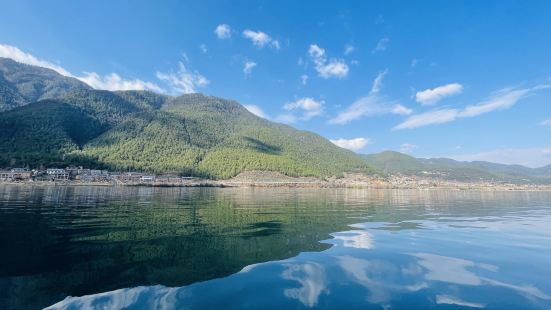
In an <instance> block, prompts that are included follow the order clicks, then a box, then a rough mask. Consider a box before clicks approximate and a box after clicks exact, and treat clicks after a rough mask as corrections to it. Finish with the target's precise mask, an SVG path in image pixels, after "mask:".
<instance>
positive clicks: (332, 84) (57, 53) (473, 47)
mask: <svg viewBox="0 0 551 310" xmlns="http://www.w3.org/2000/svg"><path fill="white" fill-rule="evenodd" d="M3 7H4V9H3V10H2V11H0V57H8V58H12V59H14V60H17V61H19V62H23V63H27V64H32V65H38V66H42V67H47V68H51V69H53V70H55V71H57V72H59V73H61V74H63V75H66V76H72V77H76V78H78V79H80V80H81V81H83V82H85V83H87V84H88V85H90V86H92V87H94V88H96V89H107V90H130V89H144V90H151V91H154V92H157V93H164V94H170V95H179V94H183V93H193V92H202V93H206V94H210V95H214V96H218V97H224V98H231V99H235V100H237V101H239V102H241V103H242V104H244V105H245V107H247V109H249V110H250V111H251V112H253V113H255V114H257V115H259V116H261V117H264V118H267V119H270V120H273V121H276V122H282V123H287V124H289V125H291V126H293V127H296V128H299V129H305V130H310V131H313V132H316V133H319V134H321V135H323V136H324V137H326V138H328V139H331V141H333V143H335V144H337V145H339V146H341V147H344V148H348V149H351V150H353V151H356V152H359V153H374V152H379V151H382V150H386V149H390V150H397V151H400V152H404V153H408V154H411V155H413V156H417V157H451V158H454V159H458V160H468V161H470V160H486V161H492V162H499V163H507V164H522V165H526V166H530V167H538V166H544V165H547V164H550V163H551V139H550V136H551V135H550V133H551V105H550V104H549V98H550V95H551V63H550V62H549V56H548V55H549V50H550V48H551V37H550V36H549V35H548V33H547V31H546V30H548V29H551V3H548V2H544V1H538V2H536V1H534V2H531V3H530V4H529V5H527V4H526V3H523V2H517V1H484V2H465V3H459V2H457V3H452V2H445V3H444V2H440V1H423V2H422V3H410V2H403V1H370V2H369V3H354V2H340V3H324V5H323V6H320V5H317V4H316V3H314V2H301V3H294V2H292V1H283V2H277V3H276V2H267V1H256V2H251V1H231V2H230V1H223V2H218V1H217V2H214V1H212V2H211V1H201V2H191V1H184V2H180V1H167V2H163V4H162V5H159V4H158V3H152V2H151V3H148V2H146V1H117V2H116V3H111V2H106V1H105V2H97V3H84V2H81V3H72V2H65V3H62V4H60V3H57V4H56V5H52V4H51V3H45V2H40V1H12V0H8V1H5V3H4V4H3ZM129 7H131V8H132V9H131V10H129V9H128V8H129ZM76 16H78V18H76Z"/></svg>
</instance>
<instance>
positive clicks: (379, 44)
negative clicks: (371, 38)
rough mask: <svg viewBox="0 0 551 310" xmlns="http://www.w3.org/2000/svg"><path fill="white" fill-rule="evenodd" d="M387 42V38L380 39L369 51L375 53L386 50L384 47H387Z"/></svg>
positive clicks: (388, 40)
mask: <svg viewBox="0 0 551 310" xmlns="http://www.w3.org/2000/svg"><path fill="white" fill-rule="evenodd" d="M389 42H390V39H389V38H382V39H380V40H379V42H377V45H376V46H375V48H374V49H373V50H372V51H371V53H372V54H374V53H377V52H384V51H386V48H387V46H388V43H389Z"/></svg>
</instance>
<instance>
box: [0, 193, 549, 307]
mask: <svg viewBox="0 0 551 310" xmlns="http://www.w3.org/2000/svg"><path fill="white" fill-rule="evenodd" d="M550 262H551V193H545V192H471V191H440V190H435V191H427V190H425V191H417V190H410V191H407V190H394V191H392V190H351V189H215V188H187V189H186V188H168V189H167V188H164V189H163V188H128V187H122V188H116V187H32V186H5V185H2V186H0V308H2V309H39V308H44V307H51V308H52V309H110V308H115V309H119V308H125V309H150V308H155V309H172V308H176V309H180V308H191V309H213V308H224V309H228V308H230V309H231V308H235V309H241V308H251V309H259V308H261V309H282V308H292V309H297V308H298V309H300V308H330V309H332V308H342V309H353V308H361V309H366V308H374V309H378V308H384V309H389V308H391V309H392V308H407V309H412V308H419V309H426V308H450V309H454V308H489V309H548V308H551V263H550Z"/></svg>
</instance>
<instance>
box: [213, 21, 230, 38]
mask: <svg viewBox="0 0 551 310" xmlns="http://www.w3.org/2000/svg"><path fill="white" fill-rule="evenodd" d="M214 34H216V37H217V38H218V39H221V40H224V39H229V38H231V28H230V26H229V25H227V24H220V25H218V26H216V28H215V29H214Z"/></svg>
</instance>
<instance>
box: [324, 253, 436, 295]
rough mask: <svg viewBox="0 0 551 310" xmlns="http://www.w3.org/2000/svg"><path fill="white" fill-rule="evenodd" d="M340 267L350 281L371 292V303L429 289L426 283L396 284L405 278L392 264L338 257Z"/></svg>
mask: <svg viewBox="0 0 551 310" xmlns="http://www.w3.org/2000/svg"><path fill="white" fill-rule="evenodd" d="M335 258H336V259H337V261H338V264H339V266H340V267H341V268H342V269H343V270H344V271H345V272H346V273H347V274H348V276H349V277H350V279H351V280H352V281H354V282H356V283H358V284H359V285H361V286H363V287H365V288H366V289H367V290H368V291H369V296H368V298H367V300H368V301H369V302H371V303H384V302H388V301H390V300H391V297H392V294H393V293H395V292H415V291H419V290H422V289H424V288H426V287H427V284H426V283H424V282H421V283H413V284H409V285H402V284H400V283H395V282H396V281H397V280H398V279H400V278H406V279H411V278H412V277H409V276H408V277H403V275H402V274H401V270H399V269H398V268H396V266H394V265H393V264H391V263H388V262H385V261H381V260H367V259H361V258H356V257H351V256H336V257H335Z"/></svg>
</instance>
